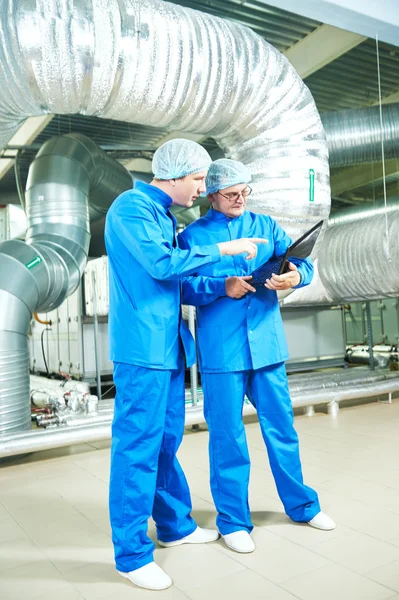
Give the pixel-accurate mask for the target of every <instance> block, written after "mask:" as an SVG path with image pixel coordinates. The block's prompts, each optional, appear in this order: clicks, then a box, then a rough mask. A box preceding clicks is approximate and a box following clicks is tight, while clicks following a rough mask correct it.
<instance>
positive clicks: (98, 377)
mask: <svg viewBox="0 0 399 600" xmlns="http://www.w3.org/2000/svg"><path fill="white" fill-rule="evenodd" d="M91 280H92V284H93V333H94V358H95V361H96V380H97V396H98V400H99V401H100V400H101V375H100V361H99V358H98V316H97V289H96V272H95V270H94V269H93V270H92V272H91Z"/></svg>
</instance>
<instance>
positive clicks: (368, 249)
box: [281, 202, 399, 306]
mask: <svg viewBox="0 0 399 600" xmlns="http://www.w3.org/2000/svg"><path fill="white" fill-rule="evenodd" d="M387 234H388V235H387ZM398 239H399V203H398V202H393V203H392V204H389V205H388V206H387V207H386V208H385V206H384V205H377V206H370V207H366V208H364V207H363V208H358V209H350V210H346V211H342V212H339V213H336V214H335V215H334V217H332V218H331V219H330V220H329V222H328V228H327V231H326V234H325V236H324V238H323V241H322V243H321V245H320V249H319V253H318V257H317V260H316V261H315V277H314V279H313V281H312V283H311V284H310V285H309V286H308V287H306V288H302V289H299V290H296V291H295V292H294V293H293V294H291V296H289V297H288V298H285V299H284V300H283V301H282V302H281V305H283V306H300V305H310V304H332V303H342V302H356V301H361V300H377V299H379V298H383V297H397V296H398V293H399V268H398Z"/></svg>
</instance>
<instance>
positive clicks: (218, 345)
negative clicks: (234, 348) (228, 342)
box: [197, 325, 225, 371]
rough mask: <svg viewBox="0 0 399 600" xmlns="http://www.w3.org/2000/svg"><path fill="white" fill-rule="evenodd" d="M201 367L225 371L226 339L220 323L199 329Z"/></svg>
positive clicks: (205, 369) (208, 369)
mask: <svg viewBox="0 0 399 600" xmlns="http://www.w3.org/2000/svg"><path fill="white" fill-rule="evenodd" d="M197 337H198V350H199V358H200V367H201V369H202V370H204V371H223V370H224V368H225V360H224V358H225V355H224V350H223V347H224V339H223V331H222V328H221V326H220V325H215V326H213V327H199V328H198V329H197Z"/></svg>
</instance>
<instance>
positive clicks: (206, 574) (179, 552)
mask: <svg viewBox="0 0 399 600" xmlns="http://www.w3.org/2000/svg"><path fill="white" fill-rule="evenodd" d="M217 543H218V542H214V543H211V544H192V545H182V546H176V547H175V548H167V549H166V548H162V549H161V548H160V549H157V550H156V551H155V553H154V559H155V562H157V563H158V564H159V565H160V566H161V567H162V568H163V569H164V570H165V571H166V572H167V573H168V574H169V575H170V576H171V577H172V579H173V581H174V582H175V584H176V586H177V587H178V588H179V589H180V590H182V591H183V592H185V593H188V590H192V589H193V588H195V587H198V586H199V585H205V584H208V583H210V582H212V581H214V580H216V579H219V578H220V577H228V576H231V575H233V574H234V573H238V572H240V571H243V570H244V569H245V567H244V566H243V565H242V564H241V563H239V562H237V561H235V560H234V557H232V558H230V557H229V556H226V555H225V554H223V553H221V552H219V551H218V550H217V548H215V546H216V544H217Z"/></svg>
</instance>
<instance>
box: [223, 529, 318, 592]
mask: <svg viewBox="0 0 399 600" xmlns="http://www.w3.org/2000/svg"><path fill="white" fill-rule="evenodd" d="M270 531H272V527H270V529H269V528H265V527H263V528H255V529H254V530H253V532H252V538H253V540H254V542H255V544H256V550H255V552H252V553H251V554H239V553H238V552H233V551H232V550H230V549H229V548H227V547H226V546H225V544H224V543H223V542H222V541H221V540H220V541H218V542H217V549H218V550H219V551H220V552H223V553H224V554H227V555H228V556H230V557H232V558H234V560H236V561H238V562H240V563H241V564H242V565H244V566H245V567H247V568H248V569H251V570H252V571H255V572H256V573H258V574H259V575H262V577H266V579H269V580H270V581H272V582H273V583H277V584H280V583H281V582H282V581H285V580H286V579H289V578H290V577H294V576H296V575H301V574H303V573H308V572H312V571H315V570H316V569H319V568H320V567H324V566H326V565H329V564H330V561H328V560H327V559H325V558H323V557H322V556H319V555H317V554H314V553H313V552H310V551H309V550H307V549H306V548H303V547H301V546H298V545H297V544H294V543H292V542H290V541H288V540H284V539H283V538H281V537H280V536H278V535H274V534H272V533H270Z"/></svg>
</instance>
